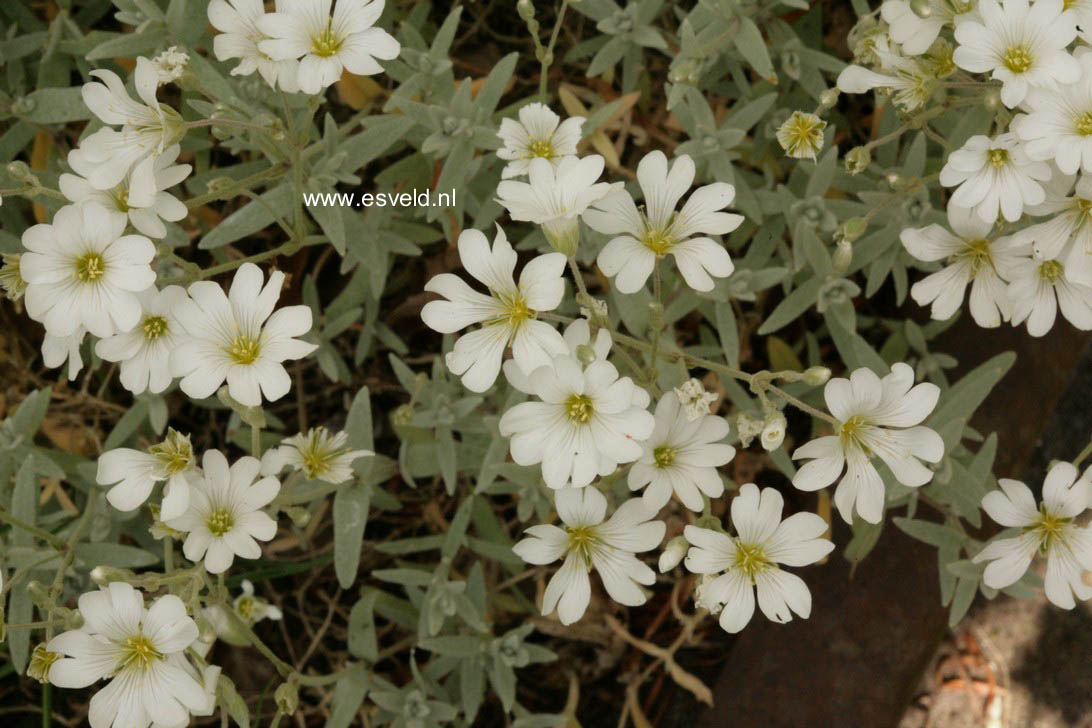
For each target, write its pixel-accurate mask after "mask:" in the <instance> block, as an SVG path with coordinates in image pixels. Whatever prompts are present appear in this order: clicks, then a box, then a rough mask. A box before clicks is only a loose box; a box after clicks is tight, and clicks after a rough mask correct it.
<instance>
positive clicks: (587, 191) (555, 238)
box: [497, 154, 621, 257]
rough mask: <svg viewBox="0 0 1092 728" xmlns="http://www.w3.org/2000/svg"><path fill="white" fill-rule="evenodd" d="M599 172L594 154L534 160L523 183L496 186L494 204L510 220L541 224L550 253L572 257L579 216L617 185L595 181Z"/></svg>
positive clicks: (600, 166)
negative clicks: (552, 160)
mask: <svg viewBox="0 0 1092 728" xmlns="http://www.w3.org/2000/svg"><path fill="white" fill-rule="evenodd" d="M602 173H603V158H602V157H601V156H599V155H598V154H592V155H590V156H587V157H584V158H583V159H577V158H576V157H564V158H562V159H561V160H560V161H559V162H557V163H556V164H555V163H554V162H551V161H549V160H546V159H543V158H541V157H536V158H534V159H532V160H531V161H530V163H529V165H528V170H527V178H528V181H527V182H517V181H515V180H504V181H502V182H501V183H500V184H499V185H497V202H499V203H500V204H502V205H504V207H505V208H506V209H507V210H508V214H509V215H511V216H512V219H513V220H520V221H525V222H533V223H535V224H536V225H541V226H542V232H543V233H544V234H545V235H546V239H547V240H548V241H549V242H550V245H552V246H553V248H554V250H556V251H558V252H560V253H564V254H565V255H566V256H568V257H572V256H573V255H575V254H576V248H577V246H578V245H579V244H580V216H581V215H582V214H584V211H585V210H587V209H588V206H589V205H591V204H592V203H593V202H595V201H597V200H601V199H603V198H604V197H606V196H607V195H608V194H610V193H611V192H612V191H614V190H616V189H618V188H619V187H620V186H621V183H614V184H609V183H607V182H596V180H597V179H599V175H601V174H602Z"/></svg>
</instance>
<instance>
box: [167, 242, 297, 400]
mask: <svg viewBox="0 0 1092 728" xmlns="http://www.w3.org/2000/svg"><path fill="white" fill-rule="evenodd" d="M262 280H263V276H262V270H261V268H259V267H258V266H256V265H254V264H253V263H244V264H243V265H242V266H240V267H239V269H238V270H237V271H235V277H234V279H232V282H231V291H230V293H229V294H228V295H224V289H222V288H221V287H220V285H219V284H217V283H212V282H211V281H198V282H197V283H194V284H192V285H191V286H190V288H189V294H190V298H188V299H183V300H182V301H180V302H179V305H178V307H177V308H176V309H175V317H176V318H177V320H178V323H179V324H181V328H182V336H180V337H179V341H178V343H177V345H176V346H175V348H174V349H173V350H172V351H171V357H170V368H171V375H172V376H175V377H182V381H181V382H180V383H179V387H181V389H182V391H183V392H185V393H186V394H188V395H189V396H190V397H193V398H194V399H204V398H205V397H209V396H211V395H212V394H213V392H215V391H216V390H217V388H219V386H220V385H221V384H223V383H224V380H225V379H226V380H227V383H228V393H229V394H231V397H232V399H234V400H235V401H237V402H239V403H240V404H243V405H246V406H248V407H257V406H258V405H260V404H261V403H262V395H263V394H264V395H265V398H266V399H267V400H269V401H270V402H273V401H275V400H278V399H280V398H281V397H283V396H284V395H286V394H288V390H289V389H291V387H292V380H291V379H289V377H288V372H286V371H285V369H284V365H283V364H282V363H281V362H284V361H286V360H288V359H302V358H303V357H305V356H307V355H308V354H310V353H311V352H312V351H314V350H315V349H317V348H318V347H317V345H315V344H309V343H307V342H306V341H301V340H299V339H297V338H294V337H297V336H302V335H303V334H306V333H307V332H308V331H310V330H311V309H310V308H308V307H307V306H285V307H284V308H281V309H279V310H277V311H276V312H273V306H274V305H275V304H276V303H277V298H278V297H279V296H280V293H281V286H282V285H283V284H284V273H282V272H280V271H275V272H273V273H271V274H270V276H269V282H268V283H266V284H265V286H264V287H263V286H262ZM270 314H272V315H270ZM267 319H268V320H267Z"/></svg>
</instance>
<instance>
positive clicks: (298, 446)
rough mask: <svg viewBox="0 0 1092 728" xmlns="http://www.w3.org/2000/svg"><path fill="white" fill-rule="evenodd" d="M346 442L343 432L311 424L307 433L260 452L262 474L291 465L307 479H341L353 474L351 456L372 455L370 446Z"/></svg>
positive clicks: (354, 457) (354, 458)
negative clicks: (361, 447) (357, 446)
mask: <svg viewBox="0 0 1092 728" xmlns="http://www.w3.org/2000/svg"><path fill="white" fill-rule="evenodd" d="M348 442H349V435H348V433H346V432H337V433H334V434H333V435H331V434H330V433H329V431H328V430H327V429H326V428H325V427H312V428H311V429H310V430H308V431H307V434H304V433H302V432H301V433H299V434H296V435H293V436H292V437H288V438H285V439H284V440H281V444H280V447H277V448H274V449H272V450H269V451H267V452H266V454H265V455H263V456H262V475H275V474H277V473H279V472H280V471H281V470H282V469H283V468H284V467H285V466H291V467H292V468H294V469H295V470H302V471H303V474H304V475H306V476H307V477H308V479H310V480H322V481H325V482H327V483H331V484H334V485H336V484H338V483H344V482H345V481H347V480H349V479H351V478H352V477H353V468H352V465H353V461H354V460H357V459H359V458H362V457H367V456H369V455H375V453H374V452H372V451H371V450H352V449H350V448H349V447H347V444H348Z"/></svg>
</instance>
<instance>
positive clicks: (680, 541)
mask: <svg viewBox="0 0 1092 728" xmlns="http://www.w3.org/2000/svg"><path fill="white" fill-rule="evenodd" d="M689 548H690V543H689V542H688V541H687V540H686V539H685V538H684V537H682V536H676V537H675V538H673V539H671V540H670V541H668V542H667V546H665V547H664V551H663V553H662V554H660V573H661V574H665V573H667V572H669V571H671V570H672V569H674V568H675V567H676V566H678V565H679V562H680V561H682V560H683V557H684V556H686V552H687V550H688V549H689Z"/></svg>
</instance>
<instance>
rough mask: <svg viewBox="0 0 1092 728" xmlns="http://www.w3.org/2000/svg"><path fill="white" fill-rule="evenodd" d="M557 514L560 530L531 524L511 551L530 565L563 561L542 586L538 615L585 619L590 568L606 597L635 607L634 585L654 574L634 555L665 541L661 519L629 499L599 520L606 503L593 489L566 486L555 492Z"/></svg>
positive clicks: (641, 599) (637, 590) (637, 591)
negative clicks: (544, 587) (543, 586)
mask: <svg viewBox="0 0 1092 728" xmlns="http://www.w3.org/2000/svg"><path fill="white" fill-rule="evenodd" d="M555 504H556V506H557V515H558V516H559V517H560V518H561V521H562V523H564V524H565V525H564V527H562V528H559V527H557V526H553V525H546V524H544V525H539V526H531V527H530V528H528V529H527V538H524V539H523V540H522V541H520V542H519V543H517V544H516V545H515V546H513V547H512V550H513V551H515V552H516V555H517V556H519V557H520V558H521V559H523V560H524V561H526V562H527V563H529V564H549V563H552V562H554V561H557V560H558V559H561V558H564V559H565V562H564V563H563V564H562V565H561V568H560V569H558V570H557V573H556V574H554V575H553V577H551V578H550V583H549V584H547V585H546V593H545V594H544V595H543V597H542V614H543V615H546V614H550V613H551V612H553V611H554V609H557V616H558V618H560V620H561V623H562V624H572V623H573V622H576V621H577V620H578V619H580V618H581V617H582V616H584V611H585V610H586V609H587V608H588V602H589V601H590V600H591V580H590V579H589V574H590V573H591V570H592V569H593V568H594V569H595V570H596V571H598V572H599V578H600V579H602V581H603V586H604V587H606V590H607V594H609V595H610V598H611V599H613V600H614V601H616V602H618V603H619V604H624V605H626V606H628V607H636V606H638V605H641V604H644V603H645V601H646V599H647V597H646V596H645V593H644V592H643V591H642V590H641V587H640V586H638V584H645V585H646V586H651V585H652V584H655V583H656V574H655V572H653V571H652V569H650V568H649V567H648V566H647V565H646V564H645V563H644V562H642V561H641V560H640V559H638V558H637V557H636V556H634V554H638V553H642V552H644V551H650V550H652V549H654V548H656V547H657V546H658V545H659V544H660V542H661V541H663V538H664V532H665V531H666V526H665V525H664V523H663V521H653V520H651V519H652V517H653V515H654V514H653V513H651V512H649V510H648V508H647V507H646V506H645V505H644V503H642V502H641V500H640V499H639V498H631V499H630V500H627V501H626V502H625V503H623V504H622V505H620V506H618V508H617V509H616V510H615V511H614V513H613V514H612V515H611V517H610V518H609V519H608V520H607V521H606V522H604V521H603V518H604V516H606V513H607V499H606V498H604V497H603V494H602V493H600V492H599V491H598V490H596V489H595V488H579V489H576V488H566V489H564V490H559V491H558V492H557V494H556V499H555Z"/></svg>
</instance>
